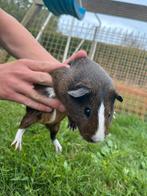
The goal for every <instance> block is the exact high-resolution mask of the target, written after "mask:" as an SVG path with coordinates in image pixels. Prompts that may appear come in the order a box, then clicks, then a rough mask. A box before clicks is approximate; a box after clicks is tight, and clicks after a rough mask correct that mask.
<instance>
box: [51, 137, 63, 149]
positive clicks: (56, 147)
mask: <svg viewBox="0 0 147 196" xmlns="http://www.w3.org/2000/svg"><path fill="white" fill-rule="evenodd" d="M53 144H54V146H55V150H56V152H62V146H61V144H60V143H59V141H58V140H57V139H55V140H53Z"/></svg>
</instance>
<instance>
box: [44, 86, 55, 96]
mask: <svg viewBox="0 0 147 196" xmlns="http://www.w3.org/2000/svg"><path fill="white" fill-rule="evenodd" d="M46 92H47V93H48V96H49V97H50V98H54V97H55V92H54V89H53V88H52V87H47V88H46Z"/></svg>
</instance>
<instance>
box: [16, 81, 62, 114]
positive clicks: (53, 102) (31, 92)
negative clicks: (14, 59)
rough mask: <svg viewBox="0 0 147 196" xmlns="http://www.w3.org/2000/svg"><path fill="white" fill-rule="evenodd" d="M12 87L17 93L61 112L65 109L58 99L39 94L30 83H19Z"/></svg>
mask: <svg viewBox="0 0 147 196" xmlns="http://www.w3.org/2000/svg"><path fill="white" fill-rule="evenodd" d="M14 89H15V91H17V92H18V93H20V94H22V95H24V96H26V97H28V98H30V99H32V100H33V101H35V102H38V103H41V104H43V105H46V106H48V107H51V108H55V109H58V110H59V111H61V112H64V111H65V108H64V106H63V105H62V104H61V102H60V101H59V100H57V99H52V98H48V97H46V96H44V95H41V94H40V93H38V92H37V91H36V90H35V89H33V86H31V85H30V84H27V83H21V84H18V85H17V86H16V87H14Z"/></svg>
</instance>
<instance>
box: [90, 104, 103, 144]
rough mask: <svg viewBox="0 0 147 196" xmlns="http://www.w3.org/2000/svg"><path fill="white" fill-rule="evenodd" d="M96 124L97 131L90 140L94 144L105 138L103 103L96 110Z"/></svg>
mask: <svg viewBox="0 0 147 196" xmlns="http://www.w3.org/2000/svg"><path fill="white" fill-rule="evenodd" d="M98 122H99V124H98V129H97V131H96V133H95V135H93V136H92V138H91V139H92V140H93V141H94V142H97V141H103V140H104V138H105V107H104V104H103V102H102V103H101V105H100V107H99V110H98Z"/></svg>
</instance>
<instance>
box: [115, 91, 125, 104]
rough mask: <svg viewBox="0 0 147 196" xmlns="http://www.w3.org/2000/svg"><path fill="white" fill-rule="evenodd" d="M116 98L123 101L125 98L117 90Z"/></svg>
mask: <svg viewBox="0 0 147 196" xmlns="http://www.w3.org/2000/svg"><path fill="white" fill-rule="evenodd" d="M115 98H116V99H117V100H118V101H120V102H123V98H122V96H121V95H119V94H118V93H117V92H115Z"/></svg>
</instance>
